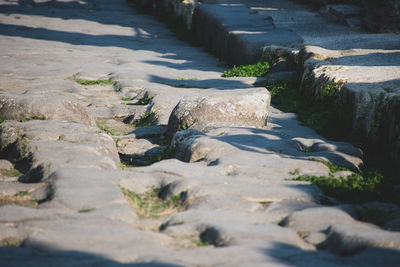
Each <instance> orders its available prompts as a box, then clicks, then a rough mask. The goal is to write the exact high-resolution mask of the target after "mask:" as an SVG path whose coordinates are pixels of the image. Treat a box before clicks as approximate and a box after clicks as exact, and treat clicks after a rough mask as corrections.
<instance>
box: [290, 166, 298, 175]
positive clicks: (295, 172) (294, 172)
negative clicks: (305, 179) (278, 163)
mask: <svg viewBox="0 0 400 267" xmlns="http://www.w3.org/2000/svg"><path fill="white" fill-rule="evenodd" d="M289 174H291V175H299V174H300V169H299V168H296V169H294V171H291V172H289Z"/></svg>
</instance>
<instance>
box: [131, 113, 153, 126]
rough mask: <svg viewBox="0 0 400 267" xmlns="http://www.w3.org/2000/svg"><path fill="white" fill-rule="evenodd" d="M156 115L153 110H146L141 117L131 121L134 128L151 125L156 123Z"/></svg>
mask: <svg viewBox="0 0 400 267" xmlns="http://www.w3.org/2000/svg"><path fill="white" fill-rule="evenodd" d="M157 121H158V117H157V115H156V113H155V112H154V111H147V112H146V113H144V114H143V115H142V117H141V118H140V119H139V120H138V121H136V122H134V123H133V125H134V126H135V127H136V128H140V127H145V126H151V125H154V124H155V123H157Z"/></svg>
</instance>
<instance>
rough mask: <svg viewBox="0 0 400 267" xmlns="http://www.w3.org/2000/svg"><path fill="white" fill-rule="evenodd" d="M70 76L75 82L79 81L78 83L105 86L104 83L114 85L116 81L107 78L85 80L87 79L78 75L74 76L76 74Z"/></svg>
mask: <svg viewBox="0 0 400 267" xmlns="http://www.w3.org/2000/svg"><path fill="white" fill-rule="evenodd" d="M71 78H72V80H74V81H75V82H77V83H79V84H80V85H102V86H106V85H115V84H116V83H117V82H116V81H114V80H113V79H108V80H87V79H83V78H79V77H76V76H72V77H71Z"/></svg>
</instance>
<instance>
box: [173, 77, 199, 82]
mask: <svg viewBox="0 0 400 267" xmlns="http://www.w3.org/2000/svg"><path fill="white" fill-rule="evenodd" d="M178 79H179V80H181V81H198V80H199V79H197V78H196V77H193V78H183V77H178Z"/></svg>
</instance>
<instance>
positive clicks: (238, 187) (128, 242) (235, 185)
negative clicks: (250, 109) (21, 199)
mask: <svg viewBox="0 0 400 267" xmlns="http://www.w3.org/2000/svg"><path fill="white" fill-rule="evenodd" d="M162 2H163V1H157V5H159V4H160V3H162ZM172 2H173V3H174V5H173V6H180V7H181V9H180V10H178V11H179V12H182V14H184V13H185V12H186V11H187V10H193V9H190V8H191V7H193V6H194V5H195V4H196V2H195V1H192V0H190V1H186V0H185V1H175V0H174V1H172V0H171V1H170V2H169V3H172ZM206 2H207V3H206ZM204 3H206V4H205V5H204V8H203V11H206V9H207V8H208V9H209V10H210V12H214V13H215V14H220V15H221V16H220V21H222V22H224V23H233V24H232V25H233V26H229V25H226V30H228V31H230V32H231V33H232V35H231V36H233V34H237V36H239V37H238V38H237V39H235V40H233V41H234V42H235V43H236V45H233V46H231V47H230V48H229V49H227V50H226V51H222V52H223V53H230V54H232V53H231V52H230V51H233V50H235V49H236V50H238V49H239V50H240V51H244V50H246V49H247V52H246V53H248V54H249V55H250V54H251V55H255V54H258V53H261V51H258V50H257V49H254V50H252V49H253V48H252V47H247V48H246V47H242V46H241V45H240V42H242V41H243V42H248V43H251V44H254V45H258V44H259V41H260V38H261V35H260V34H255V35H254V36H248V33H251V32H253V33H254V31H253V30H254V29H252V26H254V25H255V24H256V25H258V26H260V27H259V28H258V30H259V32H262V33H265V32H267V31H269V30H271V31H270V32H268V34H269V35H268V36H265V38H264V37H262V38H264V39H263V41H268V42H269V41H271V42H272V41H273V40H272V39H273V38H275V37H277V38H278V39H279V38H280V39H279V40H281V41H283V42H285V43H296V42H297V41H301V40H300V38H299V37H298V36H297V35H296V34H294V33H293V32H291V31H289V30H283V31H279V30H277V27H275V26H274V25H273V24H272V20H271V19H270V18H268V19H266V20H265V19H264V18H262V16H258V15H257V12H253V11H251V10H249V9H248V8H247V7H246V6H243V5H241V6H233V5H232V6H229V5H228V6H225V7H223V6H222V5H218V6H215V4H218V3H219V4H226V2H225V1H222V0H219V1H204ZM231 4H232V3H231ZM184 5H188V6H184ZM212 5H214V6H212ZM0 6H1V10H2V12H0V20H1V21H2V23H3V24H2V25H1V26H0V45H1V47H2V48H4V49H2V51H1V57H2V62H4V64H1V66H0V77H1V79H0V87H1V89H3V91H4V93H3V94H2V95H3V96H4V95H6V96H12V97H15V96H17V97H16V98H18V97H19V98H20V100H18V101H20V102H21V103H25V102H24V101H27V102H26V103H28V104H31V105H33V107H34V108H35V109H34V111H35V112H36V111H37V112H36V113H35V112H33V111H32V114H34V115H32V116H37V114H39V115H43V114H42V113H41V112H42V110H45V111H46V112H47V113H46V114H48V115H46V116H44V117H43V118H42V119H46V120H31V121H27V122H18V121H15V120H7V121H4V122H3V123H1V125H0V133H1V135H0V136H1V138H0V141H1V155H2V157H3V158H8V159H11V160H12V159H17V158H16V157H20V156H21V152H23V153H22V155H23V156H24V157H23V159H24V160H23V161H20V162H19V163H18V164H19V165H21V166H18V167H23V169H24V171H25V170H26V175H25V176H23V177H22V178H21V179H19V180H18V181H17V180H14V181H13V182H14V183H15V187H21V188H24V189H25V188H28V187H29V188H30V187H31V186H32V187H34V186H36V185H37V184H35V183H32V184H28V183H26V182H35V181H40V180H45V183H44V186H43V189H41V190H39V191H40V193H38V195H40V196H42V197H41V198H42V200H43V201H41V202H40V203H39V205H38V208H35V209H33V208H26V207H21V206H16V205H5V206H1V207H0V229H1V231H0V233H1V234H0V238H1V239H2V241H3V240H4V239H8V238H12V239H14V240H17V241H18V240H19V241H22V243H21V246H22V247H0V261H1V262H2V263H6V266H7V265H8V266H23V265H24V264H26V262H27V260H29V264H32V265H41V266H70V265H82V264H89V265H100V266H101V265H107V266H113V265H118V266H119V265H121V264H129V265H133V266H135V265H137V266H198V265H201V266H265V265H268V266H293V265H300V266H322V265H323V266H346V265H348V266H368V265H373V264H377V263H379V264H381V265H382V264H383V265H385V264H386V263H388V264H390V263H393V262H394V260H393V259H397V258H396V255H395V254H393V251H392V250H390V249H389V248H388V247H387V246H385V245H384V244H383V245H382V242H380V240H384V239H385V238H386V237H387V236H388V234H389V233H390V232H388V231H382V230H375V228H368V229H374V230H373V231H374V232H373V235H371V236H364V233H362V232H361V231H359V230H358V228H357V227H361V226H365V225H366V224H361V223H359V222H357V221H356V220H354V219H353V218H352V217H351V216H350V215H349V214H348V213H346V212H349V210H350V209H351V207H346V209H344V208H343V209H344V210H346V212H345V211H340V210H339V211H337V210H338V209H337V208H327V207H324V206H323V205H322V204H321V203H320V198H321V197H322V196H323V195H322V193H321V191H320V190H319V189H318V188H317V187H315V186H312V185H310V184H309V183H307V182H295V181H288V180H287V179H288V178H293V177H295V176H296V175H314V176H327V175H328V174H329V169H328V168H327V167H326V166H325V165H324V164H322V163H320V162H316V161H310V159H313V158H317V159H320V160H325V161H331V162H333V163H336V164H339V165H343V166H348V167H350V168H352V169H354V170H357V169H359V168H360V166H361V165H362V163H363V161H362V154H361V153H360V151H359V150H358V149H357V148H355V147H353V146H352V145H350V144H346V143H343V142H332V141H328V140H325V139H324V138H322V137H320V136H319V135H317V134H316V133H315V132H314V131H313V130H311V129H308V128H306V127H303V126H301V125H300V124H299V122H298V121H296V120H295V117H296V116H295V115H294V114H287V113H282V112H280V111H278V110H276V109H274V108H272V107H270V109H269V110H268V108H267V105H265V106H263V107H261V108H262V109H263V112H262V113H263V116H261V117H262V123H256V125H254V123H253V122H250V121H247V118H248V117H246V119H242V121H241V123H243V124H246V125H248V124H251V125H252V126H253V127H249V126H246V127H241V126H238V125H235V126H232V125H229V126H228V125H223V126H221V125H220V124H219V123H220V122H221V121H222V122H226V121H224V120H219V119H218V120H213V119H212V118H211V117H210V118H207V119H205V121H204V123H205V124H204V125H203V126H204V127H203V126H202V127H201V128H202V129H201V130H202V131H203V132H199V131H196V130H184V131H180V132H178V133H176V134H175V135H174V137H173V138H172V140H171V141H172V142H171V145H170V147H169V149H171V151H170V152H171V155H170V156H171V157H176V158H175V159H163V160H162V161H160V162H157V163H154V164H152V165H151V166H147V167H136V168H127V169H125V170H121V168H120V159H119V155H118V152H119V153H121V154H123V153H126V154H129V153H143V152H144V154H145V156H155V155H160V154H159V153H161V152H164V151H161V150H163V149H165V145H166V144H168V143H169V139H168V138H166V137H165V130H166V129H167V124H168V119H169V117H170V115H171V112H172V111H173V109H174V107H175V106H176V105H177V104H178V102H179V101H180V100H181V99H182V98H184V97H186V98H185V99H189V98H191V99H201V98H204V97H208V96H210V95H211V96H212V95H218V99H219V101H220V103H223V102H228V101H227V99H228V98H230V99H231V102H232V101H233V102H234V101H236V100H237V98H238V95H240V94H242V96H244V97H248V98H250V97H251V96H253V98H254V95H261V96H262V97H260V99H261V98H262V99H264V100H267V99H266V98H264V97H266V96H268V97H267V98H268V99H269V95H268V93H267V91H265V89H262V90H264V91H263V93H261V89H254V87H253V86H252V84H253V83H254V82H255V81H256V78H229V79H225V78H224V79H222V78H221V74H222V72H223V70H224V68H222V67H220V66H218V64H219V62H218V60H217V59H215V58H213V57H212V56H210V55H208V54H207V53H205V52H204V51H202V50H201V48H198V47H191V46H188V45H187V44H185V43H182V42H180V41H178V40H176V39H175V37H174V36H173V34H172V33H171V32H169V31H167V30H166V28H165V27H164V26H163V25H162V24H161V23H160V22H158V21H156V20H154V19H153V18H151V17H149V16H147V15H142V14H138V13H137V12H136V11H134V10H132V9H131V8H129V7H128V6H127V4H126V2H125V1H123V0H116V1H113V2H112V3H111V2H110V1H106V0H97V1H94V0H93V1H92V0H89V1H75V0H63V1H41V0H38V1H36V0H35V1H19V2H18V3H17V2H9V1H1V0H0ZM170 7H171V5H167V7H166V8H170ZM226 7H228V8H229V9H231V10H232V11H233V12H234V13H235V14H237V17H231V15H230V14H229V12H226ZM165 10H167V9H165ZM207 12H208V11H207ZM249 12H250V13H249ZM253 13H254V14H253ZM260 13H261V11H260ZM204 15H205V16H206V15H207V14H204ZM207 16H208V15H207ZM186 18H187V19H189V17H186ZM238 18H248V19H249V20H248V21H247V22H246V23H245V24H242V22H241V21H240V20H239V19H238ZM208 19H209V17H208ZM206 25H207V23H204V25H203V26H206ZM209 29H212V28H209ZM213 30H215V31H214V32H217V31H218V29H213ZM262 38H261V39H262ZM216 40H217V39H216ZM218 40H219V41H221V40H220V39H218ZM227 45H228V44H227ZM221 47H222V46H221ZM235 56H237V57H241V58H242V59H243V60H247V58H245V57H242V54H240V53H238V54H235ZM74 76H75V77H80V78H82V79H87V80H92V82H94V81H96V80H106V81H107V82H105V83H106V84H94V85H91V84H90V83H89V84H79V83H78V82H77V80H76V79H75V80H74V79H73V77H74ZM103 82H104V81H103ZM94 83H96V82H94ZM98 83H100V82H98ZM233 89H235V90H233ZM25 91H27V92H28V93H23V92H25ZM250 91H252V92H253V91H254V92H255V91H257V92H258V91H260V94H255V93H253V94H251V95H250V94H249V92H250ZM246 95H247V96H246ZM50 96H51V97H50ZM53 96H54V98H52V97H53ZM143 96H146V97H152V98H151V101H150V102H149V104H147V105H143V106H136V105H127V103H133V102H135V101H136V100H138V99H140V98H141V97H143ZM228 96H229V97H228ZM3 99H5V98H4V97H3ZM7 99H9V98H7ZM21 99H22V100H21ZM54 99H61V100H57V101H56V100H54ZM63 99H69V100H71V103H78V104H79V106H80V107H81V108H79V110H80V111H82V113H77V114H75V113H73V114H75V115H74V116H72V115H70V114H72V113H70V112H69V111H68V110H69V109H68V105H67V108H66V107H64V104H63V103H64V102H63ZM260 99H255V100H254V101H258V100H260ZM51 100H54V102H51ZM254 101H253V102H252V103H250V104H249V105H251V104H253V105H254ZM268 101H269V100H268ZM264 102H265V101H264ZM265 103H266V102H265ZM21 107H22V108H21V110H16V109H15V110H13V113H10V114H8V116H10V117H7V118H8V119H16V120H20V118H19V117H17V115H18V114H20V113H18V112H20V111H24V110H25V111H27V110H28V111H29V109H28V107H30V106H29V105H27V106H21ZM56 108H60V109H56ZM25 111H24V112H25ZM146 111H151V112H154V114H155V115H156V116H157V119H158V121H157V123H156V124H157V125H152V126H148V127H143V128H137V129H134V130H133V131H132V130H130V131H128V132H129V133H128V132H127V133H128V134H125V132H124V133H121V135H120V136H114V137H112V136H110V135H109V134H106V133H104V132H103V131H102V129H100V128H99V127H101V126H100V125H99V126H98V127H96V126H94V123H93V122H94V121H95V120H96V121H97V122H99V120H100V121H101V120H106V121H107V120H112V122H116V121H118V123H119V125H120V126H121V125H122V126H124V127H125V126H126V127H132V125H127V123H129V122H131V120H136V119H137V116H142V115H143V114H144V112H146ZM29 112H31V111H29ZM209 112H210V113H211V114H212V113H213V112H214V113H216V112H215V110H211V111H210V110H209ZM14 113H15V114H17V115H15V114H14ZM267 113H269V114H268V123H267V125H266V126H265V122H266V114H267ZM13 114H14V115H15V117H12V116H11V115H13ZM29 114H30V113H29ZM35 114H36V115H35ZM79 114H81V115H79ZM82 114H90V115H87V116H88V117H90V118H92V120H93V121H90V122H89V121H87V120H84V119H82V118H84V117H85V116H86V115H85V116H84V115H82ZM14 115H13V116H14ZM212 115H217V114H212ZM18 116H19V115H18ZM117 117H118V118H117ZM230 117H231V118H232V114H231V115H230ZM233 117H234V116H233ZM261 117H260V118H261ZM228 122H229V121H228ZM88 124H89V125H88ZM206 124H207V125H206ZM110 125H111V122H110ZM254 126H257V127H254ZM101 128H103V130H105V131H106V129H104V127H101ZM171 137H172V136H171ZM124 142H126V143H127V144H128V143H129V145H127V146H125V143H124ZM153 142H154V144H157V146H155V145H154V144H153ZM158 144H161V146H158ZM153 145H154V146H153ZM304 148H308V149H304ZM311 148H312V149H311ZM174 149H175V150H174ZM304 150H307V151H311V150H312V151H311V152H305V151H304ZM151 153H154V154H151ZM181 160H182V161H181ZM5 164H7V163H5ZM7 166H9V165H7ZM122 167H124V166H122ZM1 183H3V182H1ZM14 183H13V184H14ZM5 184H7V186H8V185H9V184H10V185H11V184H12V183H8V182H7V183H5ZM13 186H14V185H13ZM121 188H125V189H128V190H130V191H132V192H134V193H136V194H137V195H136V200H137V201H139V200H138V198H140V197H143V196H144V195H145V193H146V192H148V191H149V190H153V191H154V189H158V190H160V191H159V193H158V194H156V195H154V196H152V197H153V198H155V199H157V201H159V203H162V204H160V205H161V206H162V205H167V204H168V203H169V205H171V203H174V204H172V205H179V208H178V209H177V210H176V212H175V213H174V214H172V215H170V216H165V217H160V218H151V217H150V218H141V217H139V216H138V215H137V214H138V213H139V212H138V211H136V210H135V209H134V208H133V207H132V206H131V205H130V201H131V200H129V199H127V198H126V197H125V196H124V195H123V193H122V190H121ZM156 192H157V191H156ZM32 193H33V192H32ZM177 197H178V198H179V199H177ZM140 202H142V203H144V204H143V205H147V204H148V203H149V201H148V199H141V200H140V201H139V203H140ZM340 207H341V208H342V206H340ZM327 209H333V210H335V212H332V214H333V215H332V214H330V213H329V212H328V213H329V214H330V215H331V217H332V216H333V217H335V215H337V214H338V213H340V216H341V217H339V216H336V217H337V222H338V223H342V222H343V221H346V222H348V223H349V224H348V225H349V227H350V228H351V227H352V228H351V229H350V228H348V229H347V228H346V229H345V230H343V229H339V228H338V227H336V226H335V225H333V226H332V225H331V222H326V220H325V221H323V217H324V214H325V213H324V212H325V211H326V210H327ZM310 210H314V211H318V212H315V214H313V216H314V215H315V216H314V217H317V218H320V217H321V216H322V219H321V220H322V221H323V222H321V221H316V223H315V224H316V226H315V227H312V229H311V230H310V231H311V232H312V233H310V234H309V235H307V236H304V235H298V234H297V233H296V232H297V231H298V229H297V228H296V227H297V225H296V227H295V226H293V227H281V226H279V225H277V224H278V223H279V222H280V221H281V220H282V219H283V218H284V217H286V216H289V218H295V217H296V215H298V214H300V215H301V214H302V213H305V214H307V212H310ZM349 213H351V212H349ZM395 213H396V212H393V215H392V216H391V217H390V218H391V220H395V219H396V218H397V217H396V216H395ZM291 216H292V217H291ZM331 217H329V216H327V218H331ZM336 217H335V218H336ZM340 218H342V219H343V220H339V219H340ZM298 221H299V223H298V227H299V229H300V228H301V227H306V226H307V227H308V226H309V227H310V228H311V225H312V224H310V223H309V220H306V219H304V220H302V219H298ZM300 221H301V222H300ZM388 222H390V221H388ZM296 223H297V221H296ZM329 223H330V224H329ZM322 224H324V225H325V224H327V225H328V226H329V225H331V232H326V235H324V233H321V232H319V230H320V229H322V228H324V227H322V226H321V225H322ZM333 227H336V228H337V229H336V228H333ZM335 229H336V230H335ZM353 229H355V230H354V231H353ZM353 232H354V233H357V235H360V238H361V237H362V238H367V239H368V240H372V241H373V242H375V243H373V242H372V241H371V242H372V243H368V244H372V245H371V246H368V247H367V248H365V249H364V250H358V247H359V245H358V244H355V245H354V246H353V245H351V244H350V245H351V246H350V245H348V241H347V239H346V238H347V236H350V235H351V234H352V233H353ZM318 233H320V234H321V235H318ZM335 235H336V236H344V237H346V238H342V239H340V242H342V243H343V244H345V245H346V248H349V250H351V251H353V250H354V249H355V251H356V252H357V253H355V254H354V255H352V256H349V257H346V258H343V257H339V256H337V255H336V254H334V253H331V252H330V250H329V248H330V247H329V246H330V245H328V249H327V250H320V249H319V245H318V244H319V243H320V242H322V241H323V240H325V239H326V238H327V239H326V240H327V241H328V240H329V242H331V240H333V239H332V238H333V236H335ZM363 240H364V239H363ZM206 241H207V242H209V243H211V244H207V243H206ZM327 241H326V242H327ZM332 242H333V241H332ZM363 242H364V241H363ZM368 242H369V241H368ZM222 244H224V246H221V245H222ZM327 244H328V243H327ZM329 244H331V243H329ZM363 244H364V243H363ZM17 245H18V244H17ZM214 245H217V246H214ZM371 249H374V250H371ZM377 249H380V250H377ZM368 250H371V254H370V255H368V257H367V258H369V261H368V262H366V260H365V259H364V258H363V257H361V256H360V255H364V254H365V252H366V251H368ZM334 252H335V251H334ZM340 253H342V251H341V252H340ZM363 253H364V254H363ZM387 255H389V256H390V257H388V258H387V259H385V256H387ZM372 263H373V264H372Z"/></svg>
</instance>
